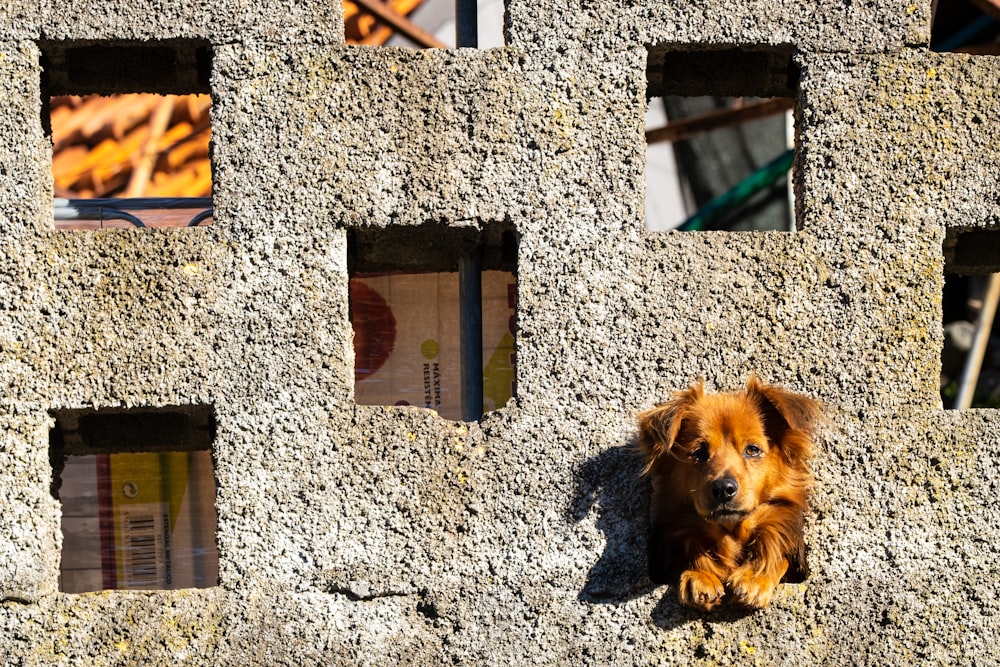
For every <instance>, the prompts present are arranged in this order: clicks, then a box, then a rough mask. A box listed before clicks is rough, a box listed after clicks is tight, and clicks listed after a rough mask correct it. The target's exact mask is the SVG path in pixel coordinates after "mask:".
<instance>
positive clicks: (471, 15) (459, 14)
mask: <svg viewBox="0 0 1000 667" xmlns="http://www.w3.org/2000/svg"><path fill="white" fill-rule="evenodd" d="M478 12H479V7H478V6H477V0H455V46H458V47H459V48H461V47H464V46H467V47H471V48H473V49H475V48H478V47H479V16H478Z"/></svg>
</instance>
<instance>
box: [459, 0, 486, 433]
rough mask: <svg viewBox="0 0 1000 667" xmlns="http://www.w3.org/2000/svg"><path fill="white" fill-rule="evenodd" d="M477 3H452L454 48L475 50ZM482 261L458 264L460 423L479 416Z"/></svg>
mask: <svg viewBox="0 0 1000 667" xmlns="http://www.w3.org/2000/svg"><path fill="white" fill-rule="evenodd" d="M476 3H477V0H455V45H456V46H458V47H460V48H461V47H471V48H476V47H478V46H479V19H478V16H477V11H478V7H477V6H476ZM482 274H483V259H482V250H481V249H480V248H478V247H477V248H476V249H474V250H472V251H470V252H469V253H468V254H466V255H463V256H462V257H461V258H460V259H459V261H458V304H459V305H458V308H459V318H460V340H461V357H462V419H463V420H465V421H476V420H478V419H479V418H480V417H482V416H483V279H482Z"/></svg>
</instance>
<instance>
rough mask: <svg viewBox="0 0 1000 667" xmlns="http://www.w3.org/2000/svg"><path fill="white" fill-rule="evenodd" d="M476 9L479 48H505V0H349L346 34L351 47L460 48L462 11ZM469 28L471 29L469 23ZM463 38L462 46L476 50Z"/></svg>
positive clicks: (346, 2) (345, 3)
mask: <svg viewBox="0 0 1000 667" xmlns="http://www.w3.org/2000/svg"><path fill="white" fill-rule="evenodd" d="M472 7H474V8H475V15H476V16H475V23H476V28H477V29H476V31H475V32H476V34H475V40H476V43H475V46H476V47H478V48H481V49H483V48H493V47H502V46H505V43H504V36H503V25H504V2H503V0H478V1H477V0H459V1H458V2H456V0H391V1H389V2H386V1H385V0H353V1H352V0H347V1H345V2H344V32H345V36H346V38H347V43H348V44H367V45H381V44H384V45H387V46H403V47H413V48H453V47H455V46H458V45H459V44H458V40H457V35H456V29H455V23H456V15H457V13H458V10H459V9H460V8H461V11H462V12H463V16H464V12H466V11H467V10H468V9H469V8H472ZM466 25H471V24H469V23H468V22H466ZM470 38H471V36H470V35H469V34H468V33H464V34H463V43H462V44H461V46H472V44H470V43H468V42H467V40H468V39H470Z"/></svg>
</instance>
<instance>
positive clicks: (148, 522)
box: [59, 450, 219, 593]
mask: <svg viewBox="0 0 1000 667" xmlns="http://www.w3.org/2000/svg"><path fill="white" fill-rule="evenodd" d="M59 499H60V501H61V503H62V506H63V517H62V530H63V550H62V562H61V565H60V590H62V591H64V592H67V593H82V592H86V591H97V590H103V589H133V590H157V589H177V588H205V587H209V586H215V585H216V584H217V583H218V578H219V575H218V554H217V551H216V546H215V527H216V521H215V477H214V472H213V468H212V455H211V452H210V451H207V450H203V451H185V452H157V453H131V452H127V453H114V454H95V455H87V456H68V457H66V464H65V466H64V467H63V470H62V478H61V486H60V492H59Z"/></svg>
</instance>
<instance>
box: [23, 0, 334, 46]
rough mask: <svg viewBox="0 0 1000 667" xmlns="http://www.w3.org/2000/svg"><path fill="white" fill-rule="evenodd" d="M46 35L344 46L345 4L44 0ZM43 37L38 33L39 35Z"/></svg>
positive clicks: (309, 1) (314, 0) (43, 29)
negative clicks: (343, 9)
mask: <svg viewBox="0 0 1000 667" xmlns="http://www.w3.org/2000/svg"><path fill="white" fill-rule="evenodd" d="M40 11H41V26H40V27H41V34H40V36H41V37H42V38H44V39H48V40H110V41H146V40H164V39H201V40H206V41H210V42H212V43H215V44H222V43H231V42H261V43H267V42H271V43H279V44H281V43H284V44H287V43H295V42H321V43H329V44H343V42H344V19H343V11H342V9H341V6H340V3H337V2H333V3H331V2H325V1H322V0H305V1H303V2H296V3H292V4H291V5H289V3H287V2H278V1H276V0H265V1H264V2H260V3H253V4H247V3H242V2H236V1H235V0H179V1H177V2H167V3H164V2H157V1H156V0H140V1H138V2H136V1H132V0H114V1H111V2H94V3H88V2H72V1H70V0H43V2H42V3H41V10H40ZM37 36H39V35H38V34H37V33H36V37H37Z"/></svg>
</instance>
